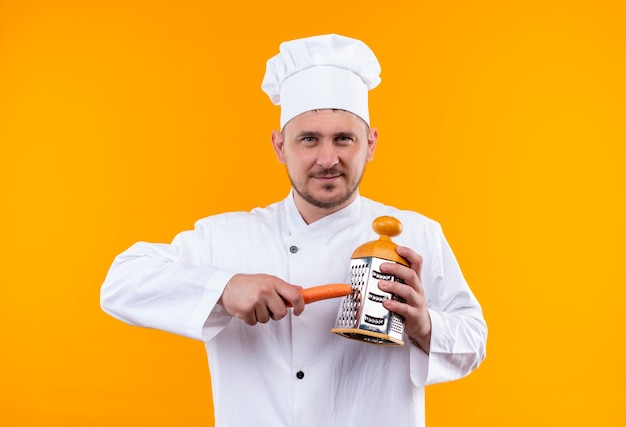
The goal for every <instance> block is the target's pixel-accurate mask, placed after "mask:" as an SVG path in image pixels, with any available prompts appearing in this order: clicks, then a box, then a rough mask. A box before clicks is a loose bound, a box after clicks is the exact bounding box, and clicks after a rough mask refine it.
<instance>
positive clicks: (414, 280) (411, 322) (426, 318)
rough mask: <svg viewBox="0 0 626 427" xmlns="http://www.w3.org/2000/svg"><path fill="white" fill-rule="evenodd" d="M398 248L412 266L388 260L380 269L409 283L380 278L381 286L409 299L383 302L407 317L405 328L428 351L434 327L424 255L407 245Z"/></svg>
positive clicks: (387, 307) (393, 310) (387, 306)
mask: <svg viewBox="0 0 626 427" xmlns="http://www.w3.org/2000/svg"><path fill="white" fill-rule="evenodd" d="M396 252H397V253H398V255H400V256H401V257H403V258H404V259H406V260H407V261H408V262H409V265H410V268H409V267H406V266H404V265H402V264H395V263H388V262H386V263H383V264H381V266H380V269H381V270H382V272H383V273H387V274H392V275H394V276H396V277H399V278H400V279H402V280H404V281H405V282H406V285H405V284H402V283H399V282H390V281H386V280H381V281H379V282H378V287H379V288H380V289H382V290H383V291H385V292H391V293H392V294H396V295H397V296H399V297H401V298H403V299H404V300H405V302H400V301H393V300H391V299H387V300H385V301H383V306H384V307H385V308H386V309H387V310H389V311H392V312H394V313H397V314H399V315H401V316H403V317H404V331H405V332H406V334H407V335H408V336H409V338H410V339H411V340H412V341H413V342H414V343H416V344H417V345H418V346H419V347H420V348H421V349H422V350H423V351H424V352H425V353H426V354H428V353H430V335H431V330H432V327H431V323H430V314H429V312H428V309H427V307H426V300H425V298H424V288H423V287H422V257H421V256H420V255H418V254H416V253H415V252H413V251H412V250H411V249H409V248H407V247H403V246H398V247H396ZM407 285H408V286H407Z"/></svg>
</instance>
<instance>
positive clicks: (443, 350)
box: [381, 233, 487, 385]
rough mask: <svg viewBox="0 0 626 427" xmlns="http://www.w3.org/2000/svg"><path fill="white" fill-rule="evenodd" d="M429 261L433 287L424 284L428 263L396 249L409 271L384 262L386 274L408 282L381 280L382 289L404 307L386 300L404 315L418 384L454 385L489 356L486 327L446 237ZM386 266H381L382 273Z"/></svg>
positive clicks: (411, 252)
mask: <svg viewBox="0 0 626 427" xmlns="http://www.w3.org/2000/svg"><path fill="white" fill-rule="evenodd" d="M438 241H439V247H438V249H437V250H436V251H434V252H433V253H432V254H430V256H431V257H432V259H429V260H428V261H430V262H429V264H428V269H429V275H428V278H429V283H422V268H423V264H424V260H423V259H422V257H421V256H420V255H418V254H416V253H415V252H413V251H412V250H411V249H408V248H405V247H398V248H397V251H398V254H399V255H401V256H403V257H404V258H405V259H407V260H408V261H409V263H410V268H407V267H404V266H402V265H398V264H385V267H384V269H385V270H384V271H386V272H388V273H390V274H394V275H396V276H398V277H400V278H402V279H403V280H404V281H405V282H406V284H407V285H408V286H406V285H403V284H400V283H398V282H381V288H383V289H384V290H385V291H388V292H392V293H395V294H397V295H398V296H400V297H402V298H404V299H405V300H406V303H401V302H399V301H391V300H389V301H385V306H386V308H387V309H389V310H391V311H394V312H396V313H398V314H401V315H402V316H404V317H405V332H406V334H407V335H408V337H409V340H410V341H411V343H412V346H411V375H412V378H413V380H414V383H415V384H416V385H425V384H429V383H435V382H442V381H450V380H454V379H458V378H461V377H463V376H465V375H467V374H469V373H470V372H471V371H472V370H474V369H476V368H477V367H478V365H479V364H480V363H481V362H482V360H483V359H484V357H485V347H486V339H487V326H486V324H485V321H484V318H483V315H482V310H481V308H480V305H479V304H478V301H477V300H476V298H475V297H474V295H473V294H472V292H471V290H470V289H469V286H468V285H467V283H466V281H465V279H464V278H463V275H462V273H461V271H460V268H459V266H458V263H457V261H456V259H455V257H454V255H453V253H452V251H451V249H450V247H449V245H448V244H447V242H446V240H445V238H444V237H443V234H441V233H439V237H438ZM382 268H383V266H381V269H382Z"/></svg>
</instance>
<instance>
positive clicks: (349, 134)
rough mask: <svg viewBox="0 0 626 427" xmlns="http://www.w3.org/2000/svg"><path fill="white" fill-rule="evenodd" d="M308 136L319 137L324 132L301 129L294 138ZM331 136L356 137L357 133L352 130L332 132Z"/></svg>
mask: <svg viewBox="0 0 626 427" xmlns="http://www.w3.org/2000/svg"><path fill="white" fill-rule="evenodd" d="M310 136H313V137H315V138H321V137H322V136H324V134H323V133H322V132H317V131H302V132H299V133H298V134H297V135H296V138H304V137H310ZM332 137H333V138H339V137H349V138H352V139H357V137H358V135H357V134H356V133H354V132H336V133H333V134H332Z"/></svg>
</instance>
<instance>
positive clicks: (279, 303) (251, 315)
mask: <svg viewBox="0 0 626 427" xmlns="http://www.w3.org/2000/svg"><path fill="white" fill-rule="evenodd" d="M299 289H302V288H301V287H300V286H295V285H290V284H289V283H287V282H285V281H284V280H281V279H279V278H278V277H275V276H270V275H269V274H235V275H234V276H233V277H232V278H231V279H230V280H229V281H228V283H227V284H226V287H225V288H224V292H222V296H221V297H220V299H219V301H218V302H217V303H218V304H220V305H221V306H222V307H224V309H225V310H226V312H227V313H228V314H230V315H231V316H233V317H238V318H239V319H242V320H243V321H244V322H246V323H247V324H248V325H255V324H256V323H257V322H261V323H267V322H269V320H270V319H272V320H279V319H282V318H283V317H285V316H286V315H287V313H288V310H287V302H288V303H290V304H291V305H292V306H293V310H294V314H295V315H296V316H297V315H299V314H300V313H302V311H304V301H303V300H302V294H300V291H299Z"/></svg>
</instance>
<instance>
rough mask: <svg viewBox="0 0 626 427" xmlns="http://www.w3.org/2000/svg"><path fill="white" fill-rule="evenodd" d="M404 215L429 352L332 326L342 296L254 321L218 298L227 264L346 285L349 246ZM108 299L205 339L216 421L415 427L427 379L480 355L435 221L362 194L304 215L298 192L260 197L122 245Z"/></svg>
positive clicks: (114, 308)
mask: <svg viewBox="0 0 626 427" xmlns="http://www.w3.org/2000/svg"><path fill="white" fill-rule="evenodd" d="M381 215H389V216H393V217H396V218H398V219H399V220H400V221H401V222H402V224H403V226H404V227H403V232H402V234H400V235H399V236H397V237H395V238H394V241H395V242H396V243H398V244H400V245H403V246H407V247H410V248H412V249H413V250H415V251H416V252H417V253H419V254H420V255H422V257H423V258H424V264H423V268H422V282H423V286H424V291H425V296H426V301H427V305H428V308H429V311H430V316H431V319H432V338H431V346H430V355H429V356H428V355H426V354H425V353H424V352H422V350H420V349H419V348H418V347H416V346H414V345H412V344H410V343H409V342H408V340H406V344H405V345H404V346H402V347H400V346H396V347H388V346H377V345H374V344H368V343H363V342H360V341H354V340H349V339H347V338H344V337H341V336H338V335H335V334H332V333H331V332H330V329H331V328H332V327H333V325H334V322H335V319H336V315H337V312H338V309H339V303H340V300H339V299H332V300H326V301H320V302H316V303H313V304H309V305H307V306H306V308H305V310H304V312H303V313H302V314H301V315H300V316H294V315H293V314H292V312H291V311H290V314H289V315H288V316H287V317H285V318H283V319H281V320H279V321H270V322H268V323H266V324H257V325H255V326H249V325H246V324H245V323H244V322H243V321H241V320H239V319H236V318H231V317H230V316H229V315H228V314H226V313H225V312H224V311H223V309H222V308H221V306H219V305H216V302H217V300H218V299H219V297H220V295H221V293H222V290H223V289H224V287H225V285H226V283H227V282H228V280H229V279H230V277H232V275H234V274H235V273H250V274H255V273H266V274H271V275H275V276H278V277H280V278H282V279H284V280H285V281H287V282H289V283H292V284H297V285H301V286H303V287H310V286H316V285H321V284H326V283H346V281H347V280H348V279H349V275H350V272H349V267H350V258H351V255H352V252H353V251H354V250H355V249H356V248H357V247H358V246H359V245H361V244H363V243H365V242H368V241H371V240H374V239H376V238H378V236H377V235H376V234H375V233H374V231H373V230H372V227H371V224H372V221H373V220H374V219H375V218H376V217H378V216H381ZM102 307H103V309H104V310H105V311H106V312H107V313H109V314H111V315H112V316H114V317H116V318H118V319H120V320H122V321H125V322H128V323H130V324H133V325H139V326H145V327H150V328H157V329H161V330H165V331H169V332H173V333H175V334H180V335H184V336H188V337H191V338H195V339H198V340H203V341H204V342H205V343H206V350H207V352H208V359H209V366H210V372H211V377H212V381H213V400H214V410H215V419H216V426H217V427H225V426H229V427H250V426H255V427H263V426H267V427H281V426H292V427H305V426H310V427H319V426H324V427H332V426H337V427H339V426H341V427H345V426H359V427H382V426H402V427H412V426H423V425H424V388H423V386H424V385H426V384H430V383H435V382H441V381H449V380H454V379H457V378H461V377H463V376H465V375H467V374H468V373H469V372H470V371H472V370H473V369H475V368H476V367H477V366H478V365H479V364H480V362H481V361H482V360H483V358H484V356H485V345H486V335H487V329H486V325H485V322H484V319H483V316H482V312H481V308H480V306H479V304H478V302H477V300H476V299H475V297H474V296H473V294H472V292H471V291H470V289H469V287H468V285H467V283H466V281H465V279H464V278H463V275H462V274H461V271H460V269H459V266H458V264H457V261H456V259H455V257H454V255H453V253H452V251H451V250H450V247H449V246H448V244H447V242H446V240H445V238H444V236H443V234H442V231H441V228H440V226H439V224H437V223H436V222H434V221H432V220H430V219H428V218H425V217H424V216H422V215H420V214H417V213H414V212H409V211H401V210H398V209H395V208H392V207H389V206H384V205H382V204H380V203H377V202H374V201H371V200H369V199H367V198H364V197H361V196H359V197H357V199H356V200H355V201H354V202H353V203H352V204H350V205H349V206H347V207H346V208H344V209H342V210H340V211H338V212H335V213H333V214H331V215H329V216H327V217H325V218H322V219H321V220H319V221H316V222H314V223H312V224H309V225H307V224H306V223H305V222H304V221H303V219H302V217H301V216H300V214H299V212H298V210H297V208H296V206H295V203H294V201H293V195H292V194H290V195H289V196H288V197H287V198H286V199H285V200H283V201H281V202H279V203H276V204H273V205H271V206H269V207H267V208H263V209H260V208H259V209H255V210H253V211H251V212H247V213H244V212H238V213H228V214H223V215H217V216H213V217H209V218H206V219H203V220H200V221H199V222H198V223H197V224H196V227H195V229H194V230H193V231H186V232H183V233H181V234H179V235H178V236H176V238H175V239H174V241H173V242H172V243H171V244H169V245H168V244H148V243H137V244H135V245H133V246H132V247H131V248H129V249H128V250H127V251H126V252H124V253H122V254H121V255H119V256H118V257H117V258H116V260H115V262H114V263H113V265H112V267H111V269H110V271H109V274H108V275H107V278H106V281H105V283H104V285H103V287H102Z"/></svg>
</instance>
